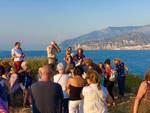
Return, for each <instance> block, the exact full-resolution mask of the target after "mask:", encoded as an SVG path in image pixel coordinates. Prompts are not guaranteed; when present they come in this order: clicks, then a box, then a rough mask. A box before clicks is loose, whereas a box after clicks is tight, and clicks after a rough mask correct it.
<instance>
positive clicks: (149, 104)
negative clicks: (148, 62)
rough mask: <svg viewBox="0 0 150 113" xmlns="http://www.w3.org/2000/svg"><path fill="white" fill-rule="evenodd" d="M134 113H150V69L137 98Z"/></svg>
mask: <svg viewBox="0 0 150 113" xmlns="http://www.w3.org/2000/svg"><path fill="white" fill-rule="evenodd" d="M133 113H150V69H149V70H148V71H147V72H146V74H145V79H144V81H143V82H142V83H141V85H140V87H139V90H138V93H137V96H136V98H135V102H134V107H133Z"/></svg>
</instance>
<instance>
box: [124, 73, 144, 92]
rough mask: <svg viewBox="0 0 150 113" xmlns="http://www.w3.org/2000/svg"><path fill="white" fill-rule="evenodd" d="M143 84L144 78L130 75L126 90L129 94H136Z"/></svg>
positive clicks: (127, 78) (127, 79)
mask: <svg viewBox="0 0 150 113" xmlns="http://www.w3.org/2000/svg"><path fill="white" fill-rule="evenodd" d="M141 82H142V78H141V77H140V76H138V75H132V74H129V76H127V77H126V83H125V90H126V92H128V93H134V94H135V93H136V92H137V90H138V88H139V85H140V83H141Z"/></svg>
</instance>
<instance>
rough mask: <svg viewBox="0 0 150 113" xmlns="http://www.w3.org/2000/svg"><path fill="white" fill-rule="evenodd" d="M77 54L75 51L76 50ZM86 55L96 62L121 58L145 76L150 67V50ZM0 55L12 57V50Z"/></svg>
mask: <svg viewBox="0 0 150 113" xmlns="http://www.w3.org/2000/svg"><path fill="white" fill-rule="evenodd" d="M24 52H25V54H26V58H33V57H34V58H35V57H36V58H39V57H45V58H46V56H47V54H46V51H24ZM74 54H75V52H74ZM85 55H86V57H90V58H92V59H93V60H94V62H95V63H98V62H104V60H105V59H107V58H109V59H113V58H121V59H122V60H123V61H124V63H125V64H126V65H127V66H128V67H129V72H130V73H133V74H137V75H139V76H142V77H143V76H144V74H145V72H146V71H147V70H148V68H150V64H149V63H150V51H148V50H142V51H131V50H130V51H129V50H123V51H122V50H121V51H120V50H118V51H114V50H113V51H101V50H99V51H85ZM64 56H65V51H62V52H61V53H59V54H58V59H59V61H60V62H63V58H64ZM0 57H1V58H2V59H3V58H10V51H0Z"/></svg>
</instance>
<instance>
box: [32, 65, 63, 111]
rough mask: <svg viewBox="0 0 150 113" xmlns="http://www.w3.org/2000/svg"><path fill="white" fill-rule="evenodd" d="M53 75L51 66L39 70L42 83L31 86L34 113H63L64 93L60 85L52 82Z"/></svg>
mask: <svg viewBox="0 0 150 113" xmlns="http://www.w3.org/2000/svg"><path fill="white" fill-rule="evenodd" d="M52 73H53V70H52V67H50V66H49V65H45V66H43V67H42V68H39V76H40V81H38V82H36V83H34V84H33V85H32V86H31V97H32V111H33V113H62V102H63V92H62V88H61V86H60V85H59V84H57V83H54V82H52V81H50V80H51V79H52V78H53V74H52Z"/></svg>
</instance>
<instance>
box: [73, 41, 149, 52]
mask: <svg viewBox="0 0 150 113" xmlns="http://www.w3.org/2000/svg"><path fill="white" fill-rule="evenodd" d="M80 47H81V48H83V49H84V50H150V44H146V45H140V44H137V43H136V42H135V41H133V40H130V41H128V40H123V41H122V42H98V41H97V42H96V41H93V42H88V43H87V42H86V43H81V44H76V45H75V46H74V47H73V48H74V49H75V50H76V49H77V48H80Z"/></svg>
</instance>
